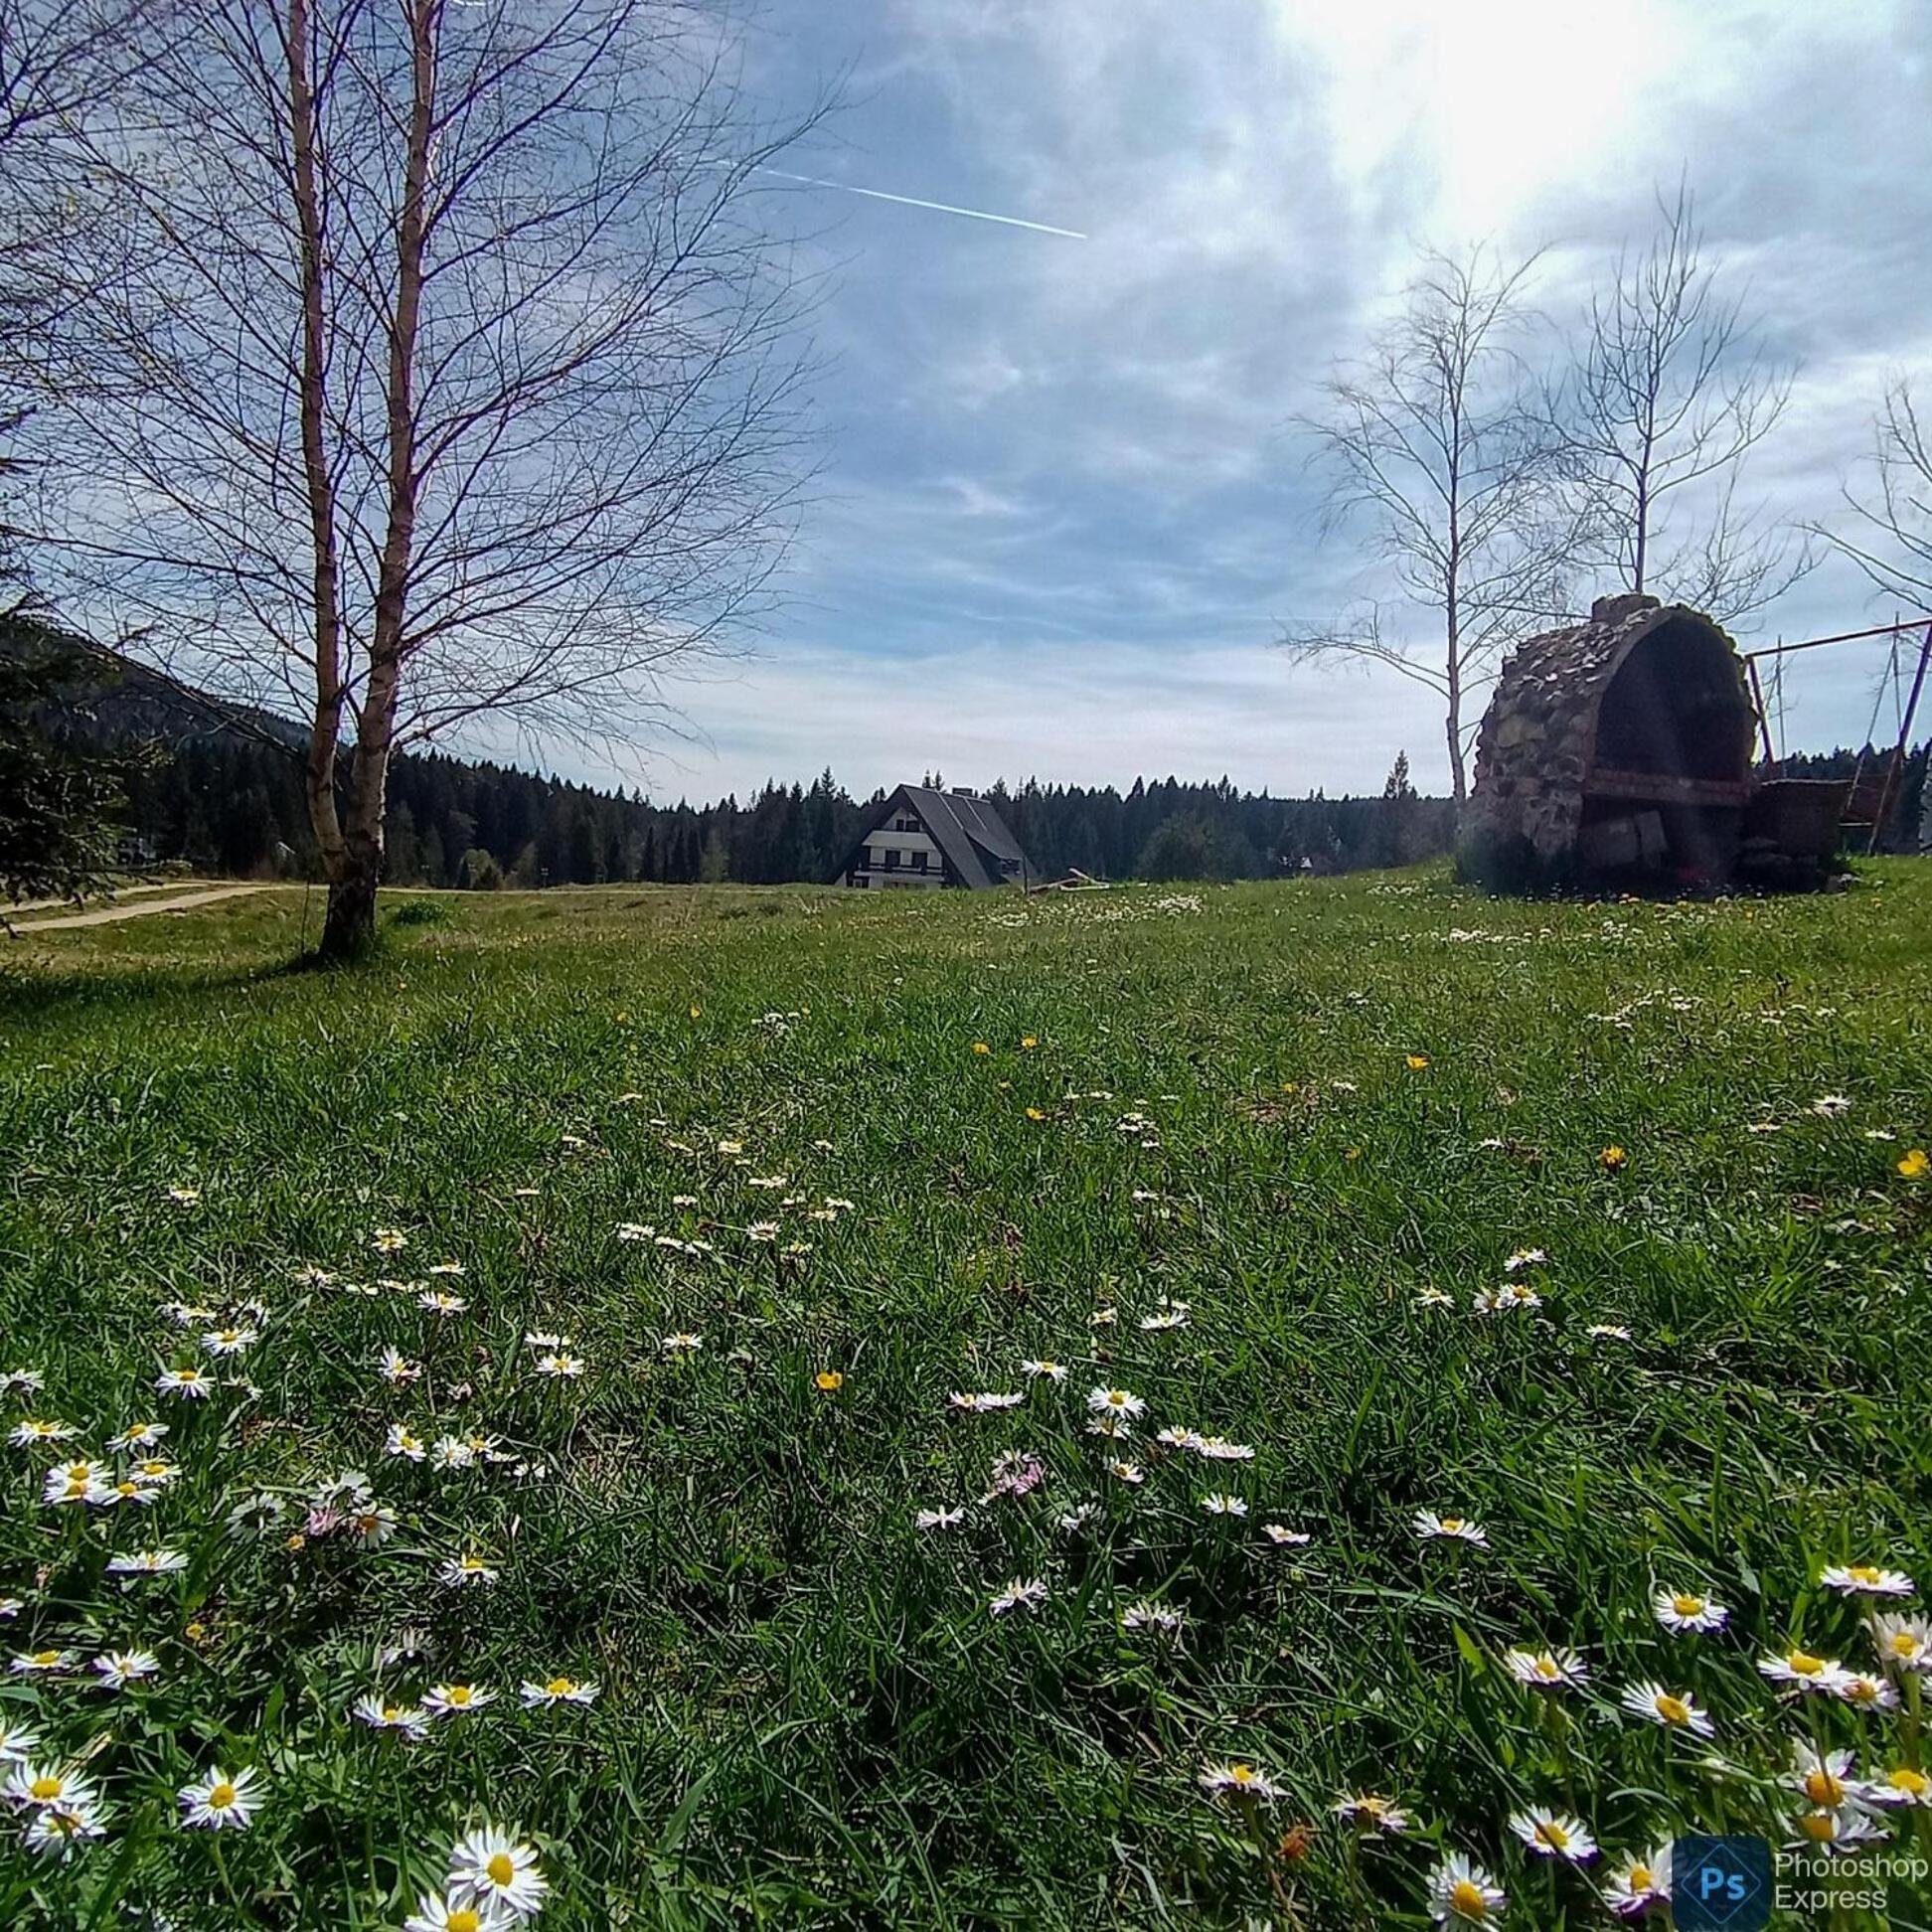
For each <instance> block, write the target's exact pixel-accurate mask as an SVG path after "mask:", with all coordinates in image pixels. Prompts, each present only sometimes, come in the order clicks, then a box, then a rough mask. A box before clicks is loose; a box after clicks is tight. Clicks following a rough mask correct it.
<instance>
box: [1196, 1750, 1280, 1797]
mask: <svg viewBox="0 0 1932 1932" xmlns="http://www.w3.org/2000/svg"><path fill="white" fill-rule="evenodd" d="M1195 1782H1196V1783H1197V1784H1199V1785H1200V1786H1201V1788H1202V1790H1203V1791H1205V1792H1207V1793H1208V1796H1209V1797H1210V1798H1245V1799H1250V1800H1266V1801H1271V1800H1273V1799H1276V1798H1279V1797H1280V1796H1281V1795H1282V1793H1281V1787H1280V1786H1279V1785H1277V1784H1276V1783H1275V1782H1274V1780H1273V1779H1272V1778H1270V1777H1269V1776H1268V1775H1267V1773H1266V1772H1264V1771H1257V1770H1256V1769H1255V1768H1254V1766H1253V1765H1251V1764H1244V1763H1242V1762H1241V1761H1240V1760H1239V1759H1238V1758H1235V1759H1230V1760H1229V1761H1228V1762H1226V1763H1224V1764H1206V1765H1203V1766H1202V1769H1201V1772H1200V1775H1199V1776H1198V1777H1197V1778H1196V1780H1195Z"/></svg>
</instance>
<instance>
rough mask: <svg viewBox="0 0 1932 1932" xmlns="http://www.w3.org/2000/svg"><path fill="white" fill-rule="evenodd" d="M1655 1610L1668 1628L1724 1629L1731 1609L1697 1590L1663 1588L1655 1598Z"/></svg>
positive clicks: (1674, 1629) (1652, 1601) (1680, 1631)
mask: <svg viewBox="0 0 1932 1932" xmlns="http://www.w3.org/2000/svg"><path fill="white" fill-rule="evenodd" d="M1651 1612H1652V1614H1653V1615H1654V1616H1655V1617H1656V1618H1657V1621H1658V1622H1659V1623H1660V1624H1662V1625H1663V1626H1664V1628H1665V1629H1666V1630H1670V1631H1675V1632H1677V1633H1678V1634H1679V1635H1682V1634H1683V1633H1684V1632H1686V1631H1691V1630H1695V1631H1712V1630H1722V1629H1723V1627H1724V1623H1725V1620H1726V1619H1727V1618H1728V1617H1729V1616H1730V1612H1729V1611H1728V1610H1727V1609H1726V1608H1725V1607H1724V1606H1723V1605H1722V1604H1721V1603H1718V1602H1715V1601H1714V1600H1713V1599H1712V1598H1710V1597H1707V1596H1703V1595H1700V1594H1699V1593H1698V1592H1697V1591H1695V1590H1659V1591H1657V1592H1656V1593H1655V1594H1654V1595H1653V1596H1652V1598H1651Z"/></svg>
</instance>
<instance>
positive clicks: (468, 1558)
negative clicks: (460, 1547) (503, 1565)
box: [436, 1552, 501, 1589]
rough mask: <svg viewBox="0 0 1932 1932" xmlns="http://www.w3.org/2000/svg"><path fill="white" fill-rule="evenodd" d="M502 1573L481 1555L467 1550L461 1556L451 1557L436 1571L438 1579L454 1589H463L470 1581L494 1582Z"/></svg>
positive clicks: (478, 1582) (479, 1582) (477, 1582)
mask: <svg viewBox="0 0 1932 1932" xmlns="http://www.w3.org/2000/svg"><path fill="white" fill-rule="evenodd" d="M500 1574H501V1572H500V1571H498V1570H497V1569H495V1568H494V1567H493V1566H492V1565H490V1564H489V1563H486V1562H485V1561H484V1560H483V1558H482V1557H481V1556H474V1555H470V1554H468V1553H467V1552H466V1553H465V1554H463V1555H461V1556H452V1557H450V1558H449V1560H448V1561H447V1562H445V1563H444V1564H443V1565H442V1566H441V1567H440V1568H439V1569H438V1570H437V1571H436V1581H437V1582H439V1583H447V1584H449V1585H450V1586H451V1588H453V1589H461V1588H462V1587H463V1586H464V1585H465V1584H470V1583H476V1584H490V1583H494V1582H495V1581H496V1580H497V1578H498V1576H499V1575H500Z"/></svg>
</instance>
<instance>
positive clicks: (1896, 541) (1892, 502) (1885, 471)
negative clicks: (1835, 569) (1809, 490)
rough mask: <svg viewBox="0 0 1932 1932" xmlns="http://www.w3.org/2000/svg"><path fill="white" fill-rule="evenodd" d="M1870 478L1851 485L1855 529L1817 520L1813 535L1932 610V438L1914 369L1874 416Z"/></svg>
mask: <svg viewBox="0 0 1932 1932" xmlns="http://www.w3.org/2000/svg"><path fill="white" fill-rule="evenodd" d="M1867 463H1868V465H1869V469H1870V472H1871V480H1870V483H1869V484H1868V485H1867V486H1866V487H1865V489H1864V490H1863V491H1858V490H1854V489H1852V488H1851V487H1850V486H1848V487H1847V488H1846V489H1845V491H1844V493H1843V494H1844V497H1845V502H1846V506H1847V508H1848V509H1850V510H1851V512H1852V516H1853V517H1855V518H1856V519H1857V524H1856V528H1855V535H1854V536H1852V535H1847V533H1846V532H1844V531H1843V530H1832V529H1827V528H1825V527H1824V526H1822V525H1817V526H1814V529H1813V534H1814V535H1816V536H1817V537H1818V538H1819V539H1820V540H1821V541H1823V542H1824V543H1827V544H1829V545H1830V546H1831V547H1832V548H1833V549H1834V550H1836V551H1838V552H1839V554H1840V555H1841V556H1843V557H1846V558H1849V559H1850V560H1851V562H1852V563H1854V564H1856V565H1857V567H1858V568H1859V569H1860V570H1862V571H1863V572H1864V575H1865V577H1866V578H1867V579H1868V580H1869V582H1870V583H1871V585H1872V587H1873V588H1874V589H1875V590H1879V591H1881V592H1883V593H1884V594H1885V595H1886V596H1889V597H1896V598H1898V599H1900V600H1901V601H1902V602H1905V603H1909V604H1911V605H1913V606H1915V607H1916V608H1917V609H1920V610H1926V609H1932V441H1928V439H1927V434H1926V429H1925V425H1924V423H1923V422H1922V421H1921V420H1920V417H1919V410H1918V404H1917V402H1916V400H1915V399H1914V397H1913V395H1912V379H1911V378H1910V377H1909V376H1904V375H1899V376H1893V377H1892V378H1891V379H1890V380H1889V381H1888V382H1887V383H1886V385H1885V393H1884V396H1883V398H1882V400H1881V401H1880V402H1879V405H1878V413H1877V415H1876V416H1875V417H1874V418H1873V419H1872V425H1871V452H1870V455H1869V457H1868V458H1867Z"/></svg>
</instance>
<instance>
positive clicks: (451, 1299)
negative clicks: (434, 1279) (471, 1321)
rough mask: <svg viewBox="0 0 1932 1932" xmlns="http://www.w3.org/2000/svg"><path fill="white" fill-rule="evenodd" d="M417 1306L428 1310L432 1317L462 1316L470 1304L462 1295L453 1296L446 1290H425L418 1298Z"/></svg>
mask: <svg viewBox="0 0 1932 1932" xmlns="http://www.w3.org/2000/svg"><path fill="white" fill-rule="evenodd" d="M416 1306H417V1307H418V1308H421V1309H426V1310H427V1311H428V1312H429V1313H430V1314H431V1315H460V1314H461V1313H462V1312H463V1310H464V1309H466V1308H467V1307H468V1306H469V1303H468V1302H467V1301H466V1300H465V1299H464V1298H463V1297H462V1296H461V1295H452V1294H451V1293H450V1292H449V1291H448V1289H446V1288H425V1289H424V1290H423V1291H422V1293H421V1294H419V1295H418V1296H417V1297H416Z"/></svg>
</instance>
